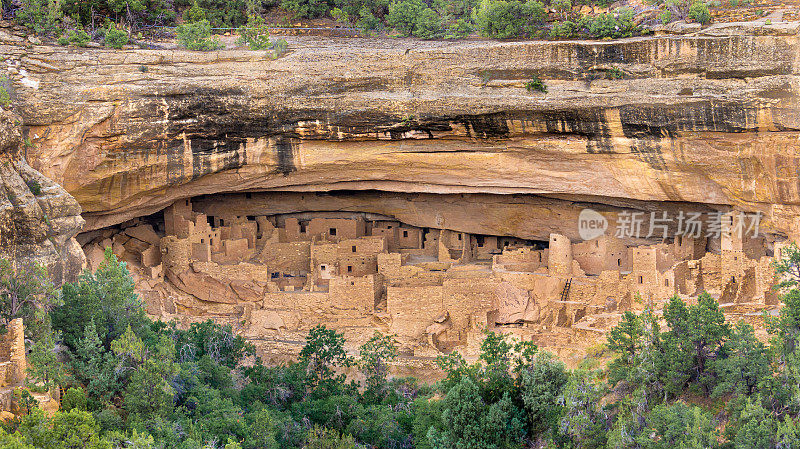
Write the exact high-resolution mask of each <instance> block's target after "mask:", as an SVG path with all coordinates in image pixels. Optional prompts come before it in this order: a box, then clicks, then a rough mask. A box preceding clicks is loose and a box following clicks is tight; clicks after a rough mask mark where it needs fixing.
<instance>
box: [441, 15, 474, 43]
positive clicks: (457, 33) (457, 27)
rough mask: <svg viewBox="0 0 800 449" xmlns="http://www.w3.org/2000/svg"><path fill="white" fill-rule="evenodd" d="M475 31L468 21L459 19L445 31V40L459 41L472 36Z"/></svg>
mask: <svg viewBox="0 0 800 449" xmlns="http://www.w3.org/2000/svg"><path fill="white" fill-rule="evenodd" d="M473 31H475V27H473V26H472V24H471V23H470V21H469V20H467V19H464V18H461V19H458V20H456V21H455V23H453V24H452V25H450V27H449V28H448V29H447V33H445V36H444V38H445V39H459V38H464V37H467V36H469V35H470V34H472V32H473Z"/></svg>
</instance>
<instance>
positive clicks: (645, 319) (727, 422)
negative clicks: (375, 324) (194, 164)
mask: <svg viewBox="0 0 800 449" xmlns="http://www.w3.org/2000/svg"><path fill="white" fill-rule="evenodd" d="M784 254H786V255H787V259H786V260H783V261H779V262H777V263H776V265H775V266H776V269H777V271H778V273H779V276H780V278H779V279H780V280H781V282H780V285H781V288H782V294H783V299H784V304H785V305H784V307H783V308H782V309H781V310H780V313H779V314H778V315H777V316H775V317H765V319H766V321H767V325H768V326H767V328H768V330H769V332H770V334H771V335H772V340H771V341H770V343H769V344H768V345H767V344H765V343H764V342H762V341H759V340H758V339H757V338H756V336H755V333H754V330H753V328H752V327H751V326H750V325H749V324H746V323H744V322H739V323H735V324H732V323H728V322H726V321H725V320H724V316H723V314H722V312H721V310H720V308H719V305H718V304H717V302H716V300H715V299H714V298H713V297H711V296H710V295H707V294H702V295H700V296H699V297H697V298H696V300H694V299H693V300H692V301H690V302H688V303H687V302H686V301H684V300H683V299H681V298H679V297H674V298H672V299H670V300H669V302H668V303H667V304H666V305H665V306H664V307H663V310H660V311H659V312H660V313H659V314H657V313H656V312H655V311H653V310H650V309H645V310H644V311H643V312H641V313H638V314H637V313H634V312H625V313H624V314H623V315H622V319H621V321H620V322H619V324H618V325H617V326H616V327H614V328H613V330H612V331H611V332H610V333H609V335H608V337H607V339H608V343H607V345H606V347H607V349H608V350H610V351H611V352H612V353H613V354H614V355H615V358H614V360H613V361H612V362H611V363H610V364H609V365H608V366H607V368H606V369H603V370H585V369H578V370H572V371H571V370H568V369H567V368H566V367H565V365H564V364H563V363H562V362H560V361H559V360H558V359H557V358H556V357H555V356H553V355H551V354H549V353H547V352H544V351H540V350H538V348H537V347H536V346H535V345H534V344H533V343H531V342H524V341H518V340H516V339H514V338H509V337H508V336H506V335H503V334H499V333H493V332H487V333H486V334H485V338H484V339H483V341H482V342H481V346H480V351H479V356H478V358H477V360H475V361H474V362H473V363H470V362H468V361H467V360H466V359H464V358H463V357H462V356H461V355H460V354H459V353H458V352H452V353H450V354H447V355H444V356H440V357H439V358H438V359H437V361H436V362H437V364H438V366H439V367H440V368H441V369H442V371H443V373H444V378H443V379H442V380H441V381H439V382H437V383H436V384H434V385H430V386H428V385H420V384H418V383H417V382H416V381H415V380H414V379H411V378H390V376H389V369H388V367H389V365H390V364H391V363H392V362H393V360H394V359H395V358H396V357H398V348H397V343H396V341H395V340H394V337H392V336H385V335H382V334H380V333H377V332H376V333H375V334H374V335H373V336H372V338H370V339H369V340H368V341H366V342H365V343H364V344H363V345H361V347H360V349H359V351H358V356H357V357H354V356H353V355H351V354H349V353H348V352H347V351H346V350H345V343H346V342H345V339H344V336H343V335H342V334H340V333H338V332H336V331H334V330H332V329H328V328H326V327H324V326H317V327H314V328H312V329H311V330H310V331H309V333H308V336H307V338H306V342H305V345H304V346H303V348H302V350H301V351H300V354H299V358H298V361H297V362H294V363H288V364H283V365H277V366H267V365H264V364H263V363H262V362H261V360H260V359H258V358H256V357H255V353H254V348H253V347H252V345H250V344H249V343H247V342H246V341H245V340H244V339H243V338H242V337H240V336H237V335H236V334H235V332H234V330H233V329H232V327H231V326H230V325H219V324H215V323H213V322H211V321H206V322H200V323H193V324H192V325H190V326H189V327H188V328H185V329H179V328H178V326H177V325H176V324H175V323H164V322H152V321H150V320H149V319H148V318H147V317H146V316H145V314H144V309H143V305H142V303H141V301H140V300H139V299H138V298H137V296H136V294H135V293H134V292H133V290H132V281H131V279H130V275H129V274H128V272H127V270H126V268H125V264H124V263H121V262H119V261H118V260H117V259H116V258H115V257H114V256H113V255H112V254H111V253H110V252H109V253H107V254H106V260H105V261H104V262H103V264H102V265H101V267H100V268H99V269H98V270H97V272H96V273H88V272H87V273H84V274H83V275H82V276H81V277H80V279H79V280H78V281H77V282H75V283H72V284H67V285H65V286H64V287H63V289H62V297H63V304H62V303H59V302H57V301H48V300H45V299H43V298H46V297H49V296H52V292H51V290H52V287H51V286H50V285H49V283H48V281H47V280H46V278H43V277H42V276H41V275H40V274H39V273H38V272H37V270H36V269H35V268H30V267H19V268H18V269H17V270H11V269H10V268H8V269H7V270H6V271H2V270H0V274H2V276H0V280H2V285H3V287H4V289H5V291H4V293H3V295H4V298H6V299H5V300H4V301H3V302H2V303H0V307H2V311H0V312H2V313H1V315H2V316H3V317H7V318H5V319H10V318H12V317H15V316H17V315H19V314H22V315H24V316H25V317H26V319H27V318H28V317H30V318H31V319H33V320H35V321H36V322H37V323H38V324H37V325H36V326H34V327H33V328H32V332H31V336H30V337H31V338H32V340H33V347H32V349H31V352H30V355H29V361H30V365H31V366H30V368H29V371H28V374H29V376H28V377H29V380H30V381H31V383H30V385H29V388H30V389H32V390H39V391H43V390H46V389H48V388H54V387H55V386H56V385H60V386H62V387H64V389H65V393H64V395H63V398H62V409H61V411H59V412H58V413H56V414H55V415H54V416H52V417H46V416H45V415H44V413H42V412H41V411H40V410H38V409H37V406H36V401H35V400H34V399H33V398H32V397H31V395H30V394H29V393H27V391H26V390H22V389H18V390H17V391H16V392H15V399H14V400H15V401H16V402H17V403H18V405H19V406H20V410H22V411H23V412H25V413H24V414H23V416H21V418H20V419H18V420H14V421H11V422H9V423H6V424H5V425H4V427H3V428H2V429H0V447H4V448H5V447H8V448H19V449H31V448H56V449H60V448H64V449H67V448H70V449H71V448H97V449H101V448H102V449H105V448H109V449H110V448H118V447H120V448H121V447H126V448H181V449H183V448H186V449H188V448H209V449H210V448H219V449H222V448H226V449H229V448H243V449H257V448H258V449H261V448H267V449H277V448H305V449H310V448H321V449H330V448H341V449H353V448H383V449H394V448H408V449H411V448H418V449H461V448H475V449H511V448H521V447H559V448H631V449H634V448H645V449H668V448H698V449H699V448H720V449H723V448H724V449H729V448H730V449H738V448H774V447H782V448H791V447H798V443H800V430H798V415H800V407H798V406H797V404H798V403H800V402H798V398H799V397H800V369H798V368H799V367H800V354H798V352H797V350H796V346H797V339H798V338H800V290H798V286H799V285H800V275H798V273H800V270H799V269H798V267H800V250H797V248H796V247H793V246H792V247H789V248H788V249H787V250H785V251H784ZM0 267H1V265H0ZM37 283H42V285H41V286H37V285H36V284H37ZM15 286H16V287H15ZM14 295H16V296H15V297H16V298H30V299H28V300H29V301H32V302H31V304H33V306H32V309H33V310H32V311H30V310H29V311H25V312H20V311H22V310H23V308H19V307H18V308H17V309H16V310H17V312H16V313H12V311H11V306H12V304H19V299H16V300H12V299H11V298H12V296H14ZM15 301H16V302H15ZM48 312H49V313H48ZM51 318H52V319H51ZM51 322H52V324H51ZM58 343H63V344H64V345H65V346H66V350H65V351H63V352H62V354H61V355H57V354H56V345H57V344H58ZM356 379H358V381H356Z"/></svg>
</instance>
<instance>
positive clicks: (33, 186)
mask: <svg viewBox="0 0 800 449" xmlns="http://www.w3.org/2000/svg"><path fill="white" fill-rule="evenodd" d="M26 184H28V189H29V190H30V191H31V193H32V194H34V195H36V196H39V195H41V194H42V185H41V184H39V181H37V180H35V179H31V180H30V181H28V182H27V183H26Z"/></svg>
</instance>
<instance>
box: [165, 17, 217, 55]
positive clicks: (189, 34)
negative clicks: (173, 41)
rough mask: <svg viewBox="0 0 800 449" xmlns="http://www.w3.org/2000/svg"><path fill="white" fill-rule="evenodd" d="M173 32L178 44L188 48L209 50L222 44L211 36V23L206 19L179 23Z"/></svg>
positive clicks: (215, 48)
mask: <svg viewBox="0 0 800 449" xmlns="http://www.w3.org/2000/svg"><path fill="white" fill-rule="evenodd" d="M175 34H176V36H177V38H178V44H179V45H180V46H181V47H184V48H186V49H188V50H194V51H211V50H218V49H220V48H222V44H221V43H220V42H219V41H218V40H216V39H213V38H212V37H211V24H210V23H209V22H208V20H201V21H199V22H193V23H184V24H182V25H179V26H178V28H177V29H176V30H175Z"/></svg>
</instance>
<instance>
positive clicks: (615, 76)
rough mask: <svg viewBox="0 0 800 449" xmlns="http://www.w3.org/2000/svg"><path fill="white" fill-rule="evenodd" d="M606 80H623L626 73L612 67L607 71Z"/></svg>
mask: <svg viewBox="0 0 800 449" xmlns="http://www.w3.org/2000/svg"><path fill="white" fill-rule="evenodd" d="M605 72H606V79H610V80H621V79H622V78H623V77H624V76H625V72H623V71H622V70H620V69H619V68H617V67H611V68H610V69H606V71H605Z"/></svg>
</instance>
